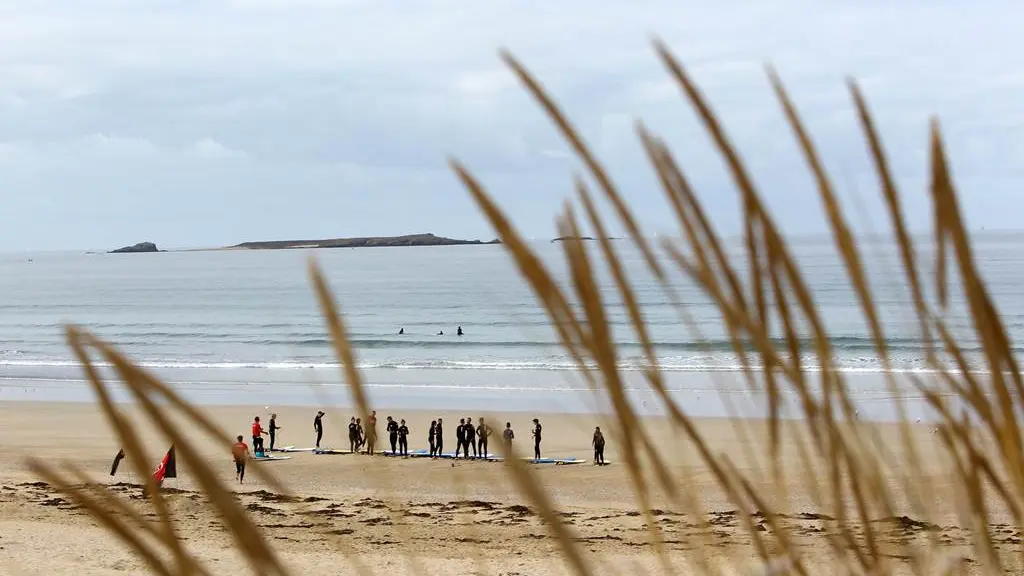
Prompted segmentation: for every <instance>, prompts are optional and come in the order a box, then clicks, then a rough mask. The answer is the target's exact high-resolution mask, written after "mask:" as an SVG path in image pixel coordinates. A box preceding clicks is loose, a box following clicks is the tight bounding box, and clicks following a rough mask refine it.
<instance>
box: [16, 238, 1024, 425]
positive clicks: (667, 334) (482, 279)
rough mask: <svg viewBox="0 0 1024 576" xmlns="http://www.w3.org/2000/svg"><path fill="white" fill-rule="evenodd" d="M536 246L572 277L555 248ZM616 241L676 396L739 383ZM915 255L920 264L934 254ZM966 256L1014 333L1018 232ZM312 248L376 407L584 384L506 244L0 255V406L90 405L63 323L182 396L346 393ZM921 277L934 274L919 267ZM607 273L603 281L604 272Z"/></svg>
mask: <svg viewBox="0 0 1024 576" xmlns="http://www.w3.org/2000/svg"><path fill="white" fill-rule="evenodd" d="M535 246H536V248H537V250H538V251H539V252H540V254H541V255H542V256H543V258H544V259H545V260H546V261H547V262H548V263H549V264H550V265H551V266H552V267H553V268H554V269H555V270H557V272H558V273H559V275H560V276H561V277H562V278H565V277H566V276H565V274H564V269H563V265H562V260H561V252H560V251H561V247H560V245H559V244H552V243H549V242H538V243H536V245H535ZM616 246H617V248H618V250H619V251H620V252H621V254H622V255H623V256H624V258H625V260H626V261H627V262H628V270H629V272H630V276H631V279H632V280H633V282H634V284H635V285H636V287H637V293H638V296H639V298H640V299H641V301H642V304H643V311H644V314H645V317H646V319H647V322H648V325H649V326H650V329H651V331H652V336H653V338H654V340H655V341H656V342H657V346H658V350H659V353H660V356H661V360H662V366H663V368H664V369H665V370H666V371H668V372H669V373H670V376H671V379H670V382H671V383H672V386H673V387H674V389H675V390H677V391H678V392H680V393H683V394H688V395H689V396H690V397H691V398H697V397H702V396H710V395H711V394H710V392H712V391H714V390H716V389H719V388H721V387H723V386H724V387H725V388H729V387H734V389H735V390H736V391H737V393H738V394H739V393H741V392H740V391H742V390H744V384H743V383H742V381H741V380H740V379H739V378H735V377H731V378H730V377H729V376H734V375H735V374H734V373H735V371H736V370H737V365H738V364H737V362H736V359H735V358H734V356H733V354H732V353H731V347H730V345H729V344H728V342H727V341H726V340H725V337H724V334H723V330H722V325H721V321H720V319H719V317H718V314H717V312H716V309H715V307H714V306H712V305H711V304H710V302H709V300H708V298H707V297H705V295H704V294H702V293H701V292H700V291H699V290H697V289H696V287H695V286H694V285H692V284H690V283H689V282H687V281H685V279H684V278H683V277H682V275H677V276H676V277H675V278H674V284H675V286H676V288H677V290H678V293H679V295H680V299H681V301H682V302H683V303H684V304H685V310H684V312H685V313H684V314H681V313H680V311H679V310H678V309H677V308H675V307H673V306H672V305H671V304H670V301H669V299H668V298H667V297H666V296H665V295H664V294H663V292H662V290H661V288H660V287H659V286H658V285H657V283H655V282H654V281H653V279H652V278H651V276H650V275H649V274H648V273H647V272H646V269H645V267H644V266H643V264H642V262H641V260H640V258H639V254H638V253H637V252H636V251H635V250H634V249H633V248H632V247H631V245H630V244H629V243H628V242H627V241H618V242H616ZM594 247H595V248H596V245H594ZM919 247H920V248H921V250H922V254H923V259H924V260H925V261H928V260H929V258H930V257H931V253H932V252H931V250H930V249H929V248H930V246H928V245H927V243H926V242H922V243H921V245H920V246H919ZM975 248H976V251H977V258H978V260H979V262H980V264H981V266H982V268H983V272H984V273H985V275H986V278H987V280H988V283H989V287H990V289H991V291H992V293H993V294H994V295H995V298H996V301H997V304H998V306H999V309H1000V311H1001V312H1002V314H1003V318H1004V321H1005V323H1006V325H1007V327H1008V328H1009V330H1010V332H1011V334H1012V336H1013V339H1014V341H1019V340H1020V337H1019V336H1020V333H1021V330H1024V289H1022V286H1024V234H1010V233H1002V234H992V233H989V234H987V235H986V234H983V235H979V236H978V237H977V238H976V245H975ZM794 251H795V252H796V254H797V257H798V260H799V263H800V265H801V267H802V269H803V270H804V272H805V274H806V277H807V279H808V280H809V282H810V284H811V287H812V290H813V295H814V298H815V300H816V302H817V304H818V306H819V310H820V312H821V313H822V314H823V316H824V321H825V323H826V325H827V326H828V328H829V329H830V330H831V332H832V334H833V335H834V340H833V344H834V346H835V349H836V352H837V354H838V357H839V360H838V362H839V364H840V365H841V366H842V368H843V369H844V370H846V371H848V372H850V373H851V377H852V376H855V375H865V376H870V375H872V374H877V373H878V372H879V371H880V369H881V366H880V363H879V361H878V359H877V358H876V357H875V356H874V354H873V349H874V346H873V344H872V342H871V341H870V339H869V338H868V335H867V334H866V332H865V325H864V322H863V319H862V315H861V314H860V312H859V308H858V306H857V302H856V300H855V299H854V297H853V294H852V293H851V291H850V289H849V282H848V280H847V277H846V274H845V271H844V269H843V268H842V266H841V265H840V263H839V261H838V260H837V259H836V257H835V255H834V252H833V250H832V247H831V243H830V241H829V240H828V239H808V240H803V241H798V242H796V243H794ZM864 253H865V256H866V258H867V261H868V265H869V266H870V274H871V279H872V282H873V285H874V288H875V295H876V298H877V300H878V302H879V305H880V306H881V307H882V310H883V316H884V321H885V328H886V330H887V334H888V338H889V343H890V346H891V349H892V354H893V359H894V365H895V368H896V370H899V371H922V370H923V369H924V364H923V361H922V358H921V353H922V349H923V343H922V342H921V340H920V337H919V335H918V334H917V328H916V322H915V320H914V317H913V315H912V313H911V308H910V306H909V299H908V298H909V296H908V293H907V290H906V288H905V287H904V284H903V276H902V274H901V273H900V268H899V266H898V260H897V254H896V252H895V249H894V247H893V246H892V245H890V244H887V243H884V242H875V243H868V244H865V245H864ZM311 255H312V256H315V257H316V258H317V259H318V260H319V262H320V263H321V265H322V267H323V269H324V270H325V272H326V273H327V276H328V278H329V281H330V284H331V286H332V288H333V290H334V291H335V293H336V295H337V297H338V299H339V301H340V303H341V306H342V310H343V312H344V314H345V316H346V319H347V321H348V324H349V330H350V334H351V338H352V340H353V343H354V344H355V347H356V353H357V359H358V363H359V366H360V367H361V368H362V370H363V374H364V375H365V376H366V379H367V381H368V382H369V383H370V385H371V388H372V389H373V390H376V392H375V394H379V395H381V397H382V398H384V399H385V400H384V401H388V402H391V403H403V402H404V403H406V404H409V405H413V406H420V405H427V404H431V405H438V404H444V403H445V402H462V403H463V404H473V403H475V405H481V406H490V407H494V408H509V409H511V408H519V409H538V408H543V407H546V406H547V407H551V406H550V405H548V404H547V403H549V402H551V401H552V398H556V397H557V398H556V400H554V401H555V402H556V403H557V402H563V400H565V398H564V397H561V396H557V394H556V393H576V394H577V396H578V395H579V393H578V391H579V389H580V388H582V387H583V385H582V383H581V382H580V381H579V380H578V378H576V375H575V373H574V369H573V365H572V363H571V362H570V361H569V360H568V358H567V357H566V356H565V354H564V353H563V352H562V351H561V349H560V347H559V346H558V345H557V344H556V339H555V336H554V334H553V332H552V330H551V329H550V328H549V327H548V322H547V318H546V316H545V314H544V313H543V311H542V310H541V308H539V307H538V306H537V304H536V301H535V299H534V297H533V295H532V294H531V292H530V291H529V290H528V288H527V287H526V285H525V284H524V282H523V281H522V280H521V279H520V277H519V275H518V274H517V272H516V270H515V268H514V266H513V265H512V262H511V259H510V258H509V257H508V256H507V255H506V253H505V251H504V249H503V248H502V247H500V246H458V247H412V248H408V247H407V248H360V249H328V250H316V251H306V250H294V251H223V252H167V253H159V254H122V255H113V254H87V253H80V252H79V253H46V254H26V253H19V254H3V255H0V399H43V400H47V399H51V400H52V399H67V400H78V399H86V398H89V397H91V396H90V395H89V391H88V389H87V388H86V387H85V385H84V382H83V380H82V375H81V372H80V369H79V368H78V367H77V365H76V364H75V362H74V361H73V360H72V358H71V356H70V353H69V349H68V348H67V346H66V344H65V342H64V339H63V333H62V329H61V325H62V324H63V323H66V322H73V323H77V324H80V325H84V326H86V327H88V328H90V329H92V330H93V331H95V332H96V333H97V334H99V335H100V336H102V337H104V338H106V339H108V340H109V341H111V342H113V343H115V344H116V345H117V346H119V347H121V348H122V349H123V350H125V351H126V352H127V353H128V354H129V355H130V356H131V357H132V358H133V359H134V360H136V361H137V362H139V363H141V364H142V365H144V366H148V367H150V368H152V369H153V370H154V371H155V372H157V373H158V374H160V375H161V376H163V377H164V378H165V379H166V380H168V381H169V382H172V383H173V384H174V385H175V386H177V387H178V388H180V389H182V390H183V391H185V392H186V393H189V394H193V395H198V396H200V397H203V398H205V399H207V400H210V401H228V402H234V403H252V404H271V403H296V404H308V403H313V402H320V401H326V400H325V399H322V398H320V397H319V396H318V395H321V394H327V395H328V396H329V397H330V398H333V399H334V401H337V402H344V401H345V397H344V388H343V387H342V386H341V379H340V372H339V370H338V367H337V363H336V361H335V360H334V358H333V356H332V353H331V351H330V348H329V342H328V339H327V335H326V332H325V327H324V323H323V321H322V319H321V317H320V315H319V310H318V308H317V305H316V302H315V300H314V297H313V293H312V290H311V289H310V285H309V282H308V275H307V269H306V265H307V261H308V258H309V257H310V256H311ZM923 272H925V273H929V274H930V267H929V268H928V269H925V270H923ZM603 283H604V285H605V286H610V282H609V281H608V278H607V277H605V278H604V279H603ZM606 293H607V297H608V302H607V303H608V306H609V311H610V315H611V320H612V322H613V323H614V330H615V334H616V337H617V338H618V340H619V341H620V342H621V343H622V348H621V355H622V358H621V363H622V366H623V369H624V370H625V371H626V372H627V374H630V376H629V380H630V382H631V385H632V386H635V387H636V388H638V389H641V388H642V387H643V386H642V383H641V380H640V373H639V370H640V369H641V368H642V365H643V363H642V361H641V358H640V350H639V348H638V346H637V344H636V337H635V335H634V334H633V333H632V332H631V330H629V329H628V326H627V322H626V315H625V313H624V310H623V308H622V307H621V305H620V304H619V303H618V302H617V300H616V299H615V298H614V295H613V293H612V291H611V290H610V288H609V290H607V292H606ZM955 294H956V291H955V286H954V295H955ZM946 317H947V321H948V323H949V325H950V326H951V327H952V329H953V331H954V333H955V334H957V335H958V336H960V337H961V338H962V342H963V343H964V344H965V346H966V348H967V350H968V352H969V353H972V354H973V353H976V352H977V347H976V342H975V341H974V339H973V338H971V330H970V323H969V321H968V319H967V317H966V316H965V315H964V314H963V311H962V307H960V306H957V307H954V308H953V309H952V310H951V311H950V312H949V313H947V314H946ZM460 326H461V327H462V329H463V331H464V335H463V336H461V337H459V336H456V330H457V328H458V327H460ZM402 328H404V331H405V333H404V334H402V335H399V334H398V332H399V329H402ZM442 331H443V332H444V335H443V336H442V335H439V332H442ZM731 373H733V374H731ZM869 380H871V378H868V379H867V380H864V381H865V382H867V381H869ZM874 380H875V381H877V380H878V378H877V376H875V377H874ZM311 384H316V385H318V386H310V385H311ZM865 386H867V388H866V390H867V389H868V388H870V389H871V390H875V388H872V387H871V386H868V385H867V384H865ZM638 393H640V392H638ZM866 393H867V392H866ZM331 394H334V396H330V395H331ZM558 398H561V399H558ZM496 403H497V405H496ZM559 407H561V408H563V409H566V408H568V405H567V404H565V403H563V404H559ZM711 411H712V412H714V411H715V410H711Z"/></svg>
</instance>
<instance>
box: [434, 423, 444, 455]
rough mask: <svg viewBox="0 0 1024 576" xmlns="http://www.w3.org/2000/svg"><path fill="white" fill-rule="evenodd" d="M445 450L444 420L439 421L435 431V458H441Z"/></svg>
mask: <svg viewBox="0 0 1024 576" xmlns="http://www.w3.org/2000/svg"><path fill="white" fill-rule="evenodd" d="M443 450H444V420H441V419H440V418H438V419H437V428H435V429H434V456H440V455H441V453H442V451H443Z"/></svg>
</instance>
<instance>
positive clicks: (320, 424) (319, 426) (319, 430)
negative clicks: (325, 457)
mask: <svg viewBox="0 0 1024 576" xmlns="http://www.w3.org/2000/svg"><path fill="white" fill-rule="evenodd" d="M323 418H324V411H323V410H320V411H318V412H317V413H316V417H315V418H313V431H314V432H316V447H317V448H319V447H320V440H321V439H322V438H323V437H324V420H323Z"/></svg>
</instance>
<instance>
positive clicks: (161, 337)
mask: <svg viewBox="0 0 1024 576" xmlns="http://www.w3.org/2000/svg"><path fill="white" fill-rule="evenodd" d="M131 338H135V339H131ZM179 339H181V340H186V341H187V342H188V343H189V344H191V345H194V346H196V347H197V348H203V347H205V346H208V345H216V344H239V345H248V346H266V347H276V348H287V347H296V348H327V347H329V346H330V345H331V340H330V339H329V338H327V337H326V336H323V335H322V334H321V333H306V332H302V333H293V334H285V335H281V336H279V337H275V338H264V337H252V336H245V335H238V334H221V333H177V332H149V333H135V334H130V335H128V336H127V338H126V337H124V336H122V337H120V338H118V337H112V338H109V340H110V341H111V342H112V343H113V344H115V345H117V346H123V347H142V346H147V347H148V346H154V347H156V346H160V345H166V344H169V343H171V342H167V340H179ZM771 342H772V345H773V346H774V347H775V348H776V349H777V350H788V347H789V345H788V342H787V341H786V339H785V338H772V339H771ZM829 342H830V343H831V344H832V348H833V350H834V352H836V353H837V354H840V355H842V354H844V353H857V352H875V351H876V347H875V343H874V340H873V339H871V338H869V337H861V336H836V337H832V338H831V339H830V340H829ZM7 343H8V344H13V345H16V346H17V345H31V346H53V345H57V344H58V343H57V342H55V341H54V340H43V339H38V340H8V341H7ZM173 343H175V344H178V342H173ZM349 343H350V344H351V345H352V346H353V347H354V348H355V349H357V350H359V349H363V350H378V349H403V348H408V349H432V350H445V349H451V350H455V349H460V348H461V349H465V348H477V349H480V348H491V349H503V348H504V349H544V350H550V349H553V348H554V349H561V344H560V343H559V342H557V341H555V340H478V339H475V338H473V337H470V336H465V337H460V336H454V335H450V337H449V336H433V337H429V338H422V337H402V336H394V337H390V338H380V337H372V338H363V337H358V336H356V337H351V338H350V339H349ZM799 344H800V347H801V348H802V349H804V350H813V349H815V348H816V342H815V341H814V340H813V339H810V338H801V339H799ZM652 345H653V347H654V348H655V349H656V350H658V351H661V352H666V351H668V352H672V351H683V352H697V353H699V352H733V351H734V349H735V347H734V344H733V343H732V342H731V341H730V340H728V339H709V340H703V341H672V340H655V341H653V342H652ZM960 345H961V346H960V350H961V351H963V352H968V353H970V352H980V351H981V350H982V348H981V346H980V345H979V343H978V342H975V341H970V340H966V339H965V340H964V341H962V342H961V343H960ZM618 346H619V347H620V348H623V349H637V348H640V347H641V344H640V343H639V342H637V341H631V340H624V339H623V340H620V341H619V343H618ZM741 346H742V348H743V349H744V350H746V351H748V352H752V351H754V350H755V347H754V346H753V344H752V343H750V342H749V341H746V342H742V343H741ZM929 346H932V347H934V348H936V349H939V348H941V346H942V344H941V342H938V341H934V342H932V343H930V344H929V343H928V342H925V341H923V340H921V339H919V338H901V337H895V338H890V339H888V340H887V341H886V347H887V349H888V350H889V351H890V352H897V353H898V352H921V353H923V352H924V351H925V350H926V349H927V348H928V347H929ZM1013 351H1014V352H1017V353H1024V347H1014V348H1013ZM7 353H10V354H18V353H19V351H18V350H5V351H2V352H0V356H2V355H4V354H7ZM922 356H923V354H922Z"/></svg>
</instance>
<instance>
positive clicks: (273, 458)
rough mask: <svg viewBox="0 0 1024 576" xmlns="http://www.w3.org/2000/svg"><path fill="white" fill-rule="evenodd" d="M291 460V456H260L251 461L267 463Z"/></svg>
mask: <svg viewBox="0 0 1024 576" xmlns="http://www.w3.org/2000/svg"><path fill="white" fill-rule="evenodd" d="M291 459H292V457H291V456H260V457H257V458H253V460H256V461H257V462H265V461H268V460H269V461H273V460H291Z"/></svg>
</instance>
